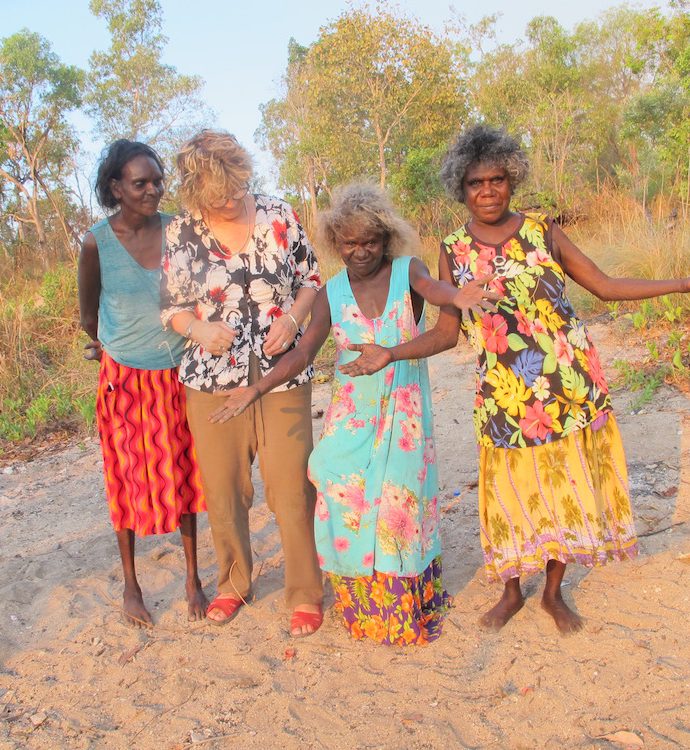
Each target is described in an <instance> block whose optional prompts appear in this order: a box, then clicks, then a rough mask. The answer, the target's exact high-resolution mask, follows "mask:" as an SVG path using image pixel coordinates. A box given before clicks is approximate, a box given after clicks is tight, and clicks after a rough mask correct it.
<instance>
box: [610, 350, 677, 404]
mask: <svg viewBox="0 0 690 750" xmlns="http://www.w3.org/2000/svg"><path fill="white" fill-rule="evenodd" d="M613 366H614V367H615V368H616V370H617V371H618V384H619V385H621V386H623V387H624V388H628V389H629V390H631V391H634V392H639V393H638V395H637V397H636V398H635V399H634V400H633V402H632V405H631V406H632V409H633V411H638V410H639V409H641V408H642V407H643V406H645V405H646V404H648V403H649V402H650V401H651V400H652V398H654V394H655V393H656V391H657V390H658V389H659V387H660V386H661V385H663V383H664V381H665V380H666V378H667V377H668V376H669V375H670V374H671V369H672V368H671V365H669V364H660V365H656V366H654V367H652V368H644V369H643V368H640V367H639V365H637V364H633V363H630V362H626V361H624V360H617V361H616V362H614V363H613Z"/></svg>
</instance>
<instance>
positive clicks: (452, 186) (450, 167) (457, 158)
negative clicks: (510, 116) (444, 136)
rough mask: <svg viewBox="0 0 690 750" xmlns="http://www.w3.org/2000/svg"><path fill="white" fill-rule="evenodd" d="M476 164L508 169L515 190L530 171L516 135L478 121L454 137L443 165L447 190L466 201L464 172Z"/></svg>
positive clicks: (442, 171) (442, 170) (444, 182)
mask: <svg viewBox="0 0 690 750" xmlns="http://www.w3.org/2000/svg"><path fill="white" fill-rule="evenodd" d="M475 164H491V165H492V166H495V167H502V168H503V169H505V170H506V172H507V173H508V179H509V180H510V186H511V188H512V189H513V190H514V189H515V188H516V187H517V186H518V185H519V184H520V183H521V182H522V181H523V180H524V179H525V177H527V173H528V172H529V162H528V161H527V156H526V155H525V152H524V151H523V150H522V147H521V146H520V142H519V141H518V140H517V139H516V138H513V137H512V136H510V135H508V133H506V131H505V130H502V129H499V128H491V127H489V126H488V125H475V126H474V127H471V128H469V129H468V130H465V131H464V132H462V133H460V135H459V136H458V137H457V138H456V139H455V141H454V142H453V143H452V144H451V146H450V148H449V149H448V153H447V154H446V156H445V158H444V160H443V165H442V167H441V182H443V185H444V187H445V188H446V190H447V191H448V194H449V195H451V196H452V197H453V198H455V200H457V201H460V202H461V203H464V201H465V188H464V185H463V182H464V179H465V173H466V172H467V170H468V168H469V167H471V166H474V165H475Z"/></svg>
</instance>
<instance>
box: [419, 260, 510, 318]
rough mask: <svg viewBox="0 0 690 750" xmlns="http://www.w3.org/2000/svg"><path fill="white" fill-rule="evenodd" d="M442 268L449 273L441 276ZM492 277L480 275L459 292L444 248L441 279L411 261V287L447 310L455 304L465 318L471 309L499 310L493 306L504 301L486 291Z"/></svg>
mask: <svg viewBox="0 0 690 750" xmlns="http://www.w3.org/2000/svg"><path fill="white" fill-rule="evenodd" d="M441 267H443V268H444V270H445V271H447V273H446V274H444V276H441ZM492 278H493V277H492V276H480V277H478V278H476V279H473V280H472V281H470V282H468V283H467V284H465V285H464V286H463V287H462V288H461V289H458V288H457V287H456V286H455V284H453V282H452V276H451V274H450V268H449V266H448V256H447V254H446V252H445V251H444V250H443V248H441V253H440V255H439V278H438V281H437V280H436V279H434V278H433V277H432V276H431V274H430V273H429V269H428V268H427V267H426V266H425V265H424V263H423V262H422V261H421V260H420V259H419V258H412V260H411V261H410V287H411V288H412V289H413V290H414V291H415V292H417V294H418V295H419V296H420V297H422V298H423V299H425V300H426V301H427V302H428V303H429V304H431V305H436V306H437V307H443V306H444V305H454V306H455V307H457V308H458V310H461V311H462V313H463V315H468V314H469V312H470V310H472V311H474V312H475V313H476V314H477V315H481V314H482V312H483V311H484V310H495V309H496V307H495V305H494V304H493V303H494V302H496V301H497V300H499V299H500V298H501V295H500V294H498V293H497V292H494V291H491V290H488V289H485V288H484V287H485V285H486V284H487V282H489V281H491V279H492Z"/></svg>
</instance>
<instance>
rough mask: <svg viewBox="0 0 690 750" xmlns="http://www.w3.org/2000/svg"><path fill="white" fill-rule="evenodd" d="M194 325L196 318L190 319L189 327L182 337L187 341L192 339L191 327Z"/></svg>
mask: <svg viewBox="0 0 690 750" xmlns="http://www.w3.org/2000/svg"><path fill="white" fill-rule="evenodd" d="M195 323H196V318H192V319H191V321H190V322H189V325H188V326H187V327H186V328H185V330H184V337H185V338H186V339H189V338H191V337H192V326H193V325H194V324H195Z"/></svg>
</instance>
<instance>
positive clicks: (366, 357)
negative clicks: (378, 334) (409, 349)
mask: <svg viewBox="0 0 690 750" xmlns="http://www.w3.org/2000/svg"><path fill="white" fill-rule="evenodd" d="M347 348H348V349H349V350H350V351H352V352H361V356H360V357H357V359H355V360H353V361H352V362H348V364H346V365H343V366H342V367H340V368H339V369H340V372H342V373H343V375H349V376H350V377H351V378H356V377H357V376H358V375H373V374H374V373H375V372H378V371H379V370H382V369H383V368H384V367H386V365H389V364H390V363H391V362H392V361H393V355H392V354H391V351H390V349H386V347H385V346H379V345H378V344H350V345H349V346H348V347H347Z"/></svg>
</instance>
